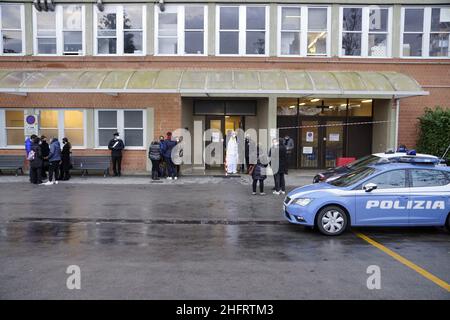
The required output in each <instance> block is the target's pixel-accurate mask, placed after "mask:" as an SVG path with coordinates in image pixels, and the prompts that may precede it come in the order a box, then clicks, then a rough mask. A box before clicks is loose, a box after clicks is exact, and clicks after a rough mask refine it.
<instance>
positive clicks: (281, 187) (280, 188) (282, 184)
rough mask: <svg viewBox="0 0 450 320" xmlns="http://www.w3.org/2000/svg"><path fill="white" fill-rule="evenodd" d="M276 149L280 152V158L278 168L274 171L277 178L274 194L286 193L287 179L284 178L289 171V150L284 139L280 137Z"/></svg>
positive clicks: (278, 155) (278, 156)
mask: <svg viewBox="0 0 450 320" xmlns="http://www.w3.org/2000/svg"><path fill="white" fill-rule="evenodd" d="M276 148H277V149H278V150H276V151H275V152H277V153H278V154H277V155H276V157H277V158H278V168H277V169H278V170H277V171H276V172H274V175H273V176H274V179H275V191H274V192H273V194H275V195H279V194H285V193H286V181H285V179H284V175H285V173H286V172H287V166H288V163H287V150H286V147H285V146H284V144H283V140H282V139H280V141H279V143H277V145H276ZM271 152H272V150H271Z"/></svg>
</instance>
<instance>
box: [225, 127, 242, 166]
mask: <svg viewBox="0 0 450 320" xmlns="http://www.w3.org/2000/svg"><path fill="white" fill-rule="evenodd" d="M238 159H239V153H238V144H237V139H236V133H235V132H232V133H231V137H230V140H228V144H227V156H226V164H227V173H233V174H234V173H237V164H238Z"/></svg>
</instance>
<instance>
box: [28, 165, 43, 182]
mask: <svg viewBox="0 0 450 320" xmlns="http://www.w3.org/2000/svg"><path fill="white" fill-rule="evenodd" d="M30 177H31V180H30V181H31V183H33V184H39V183H42V180H41V177H42V167H38V168H35V167H31V168H30Z"/></svg>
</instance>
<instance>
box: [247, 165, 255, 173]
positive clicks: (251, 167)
mask: <svg viewBox="0 0 450 320" xmlns="http://www.w3.org/2000/svg"><path fill="white" fill-rule="evenodd" d="M254 170H255V165H254V164H251V165H250V167H249V169H248V174H249V175H252V174H253V171H254Z"/></svg>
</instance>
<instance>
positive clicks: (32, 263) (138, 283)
mask: <svg viewBox="0 0 450 320" xmlns="http://www.w3.org/2000/svg"><path fill="white" fill-rule="evenodd" d="M5 178H6V179H5ZM308 178H309V177H308ZM128 179H130V180H132V181H133V183H126V182H127V181H129V180H128ZM190 179H192V180H190ZM296 179H302V177H298V178H296V177H295V176H294V175H290V176H289V177H288V182H287V183H288V190H290V189H292V188H294V187H295V186H297V183H298V182H301V181H300V180H296ZM270 180H272V179H267V182H268V184H269V183H271V181H270ZM306 180H307V179H306V178H305V181H306ZM309 181H310V180H309ZM267 189H269V188H267ZM267 191H269V190H267ZM282 200H283V197H282V196H275V195H272V194H268V195H266V196H259V195H257V196H252V195H251V190H250V185H249V180H248V177H233V178H213V177H207V178H204V177H185V178H182V179H179V180H177V181H164V182H162V183H151V182H150V181H149V179H148V178H147V177H123V178H102V177H88V178H80V177H74V178H73V179H72V180H71V181H68V182H61V183H60V184H58V185H54V186H33V185H31V184H29V183H27V181H26V177H17V178H16V177H5V176H2V177H0V284H1V285H0V299H447V300H448V299H450V291H449V290H448V289H447V290H446V289H445V284H447V285H448V283H450V236H449V233H448V232H446V231H445V230H443V229H440V228H408V229H402V228H394V229H389V228H358V229H355V230H352V231H351V232H346V233H345V234H343V235H342V236H339V237H325V236H322V235H320V234H319V233H318V232H316V231H314V230H310V229H307V228H303V227H299V226H295V225H290V224H288V223H286V222H285V221H284V220H283V218H282V215H281V205H282ZM361 234H362V235H364V236H366V237H368V238H369V239H370V240H373V241H376V243H378V244H379V245H381V248H386V249H388V250H391V251H393V252H395V253H396V254H397V255H399V256H400V257H402V258H403V259H405V260H406V261H409V262H411V263H413V265H415V266H418V267H420V268H421V270H418V269H415V268H412V267H411V266H408V265H405V264H404V263H402V262H400V261H399V260H398V259H395V258H394V257H393V256H391V255H389V254H387V253H386V251H384V250H381V249H380V247H377V246H375V245H373V244H371V243H369V242H368V241H366V240H364V239H362V238H361V237H360V236H359V235H361ZM70 265H76V266H79V268H80V271H81V289H80V290H69V289H68V288H67V286H66V281H67V279H68V277H69V275H68V274H67V273H66V271H67V268H68V267H69V266H70ZM371 266H376V267H378V268H379V270H380V289H369V287H368V286H367V282H368V279H369V277H370V276H371V274H370V270H372V269H371V268H373V267H371ZM428 275H432V276H434V277H435V278H437V279H439V280H441V281H442V283H443V284H444V287H443V286H442V283H440V284H441V285H439V282H437V281H433V279H434V278H433V277H428ZM430 279H431V280H430Z"/></svg>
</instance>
